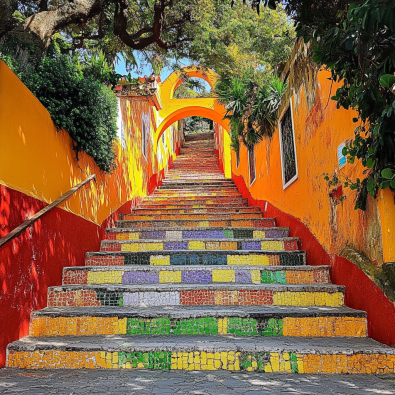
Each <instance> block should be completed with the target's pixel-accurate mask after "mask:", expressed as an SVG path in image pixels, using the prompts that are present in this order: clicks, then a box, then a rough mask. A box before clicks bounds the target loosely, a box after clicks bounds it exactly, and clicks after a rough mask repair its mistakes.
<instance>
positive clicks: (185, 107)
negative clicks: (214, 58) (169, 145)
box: [155, 66, 229, 146]
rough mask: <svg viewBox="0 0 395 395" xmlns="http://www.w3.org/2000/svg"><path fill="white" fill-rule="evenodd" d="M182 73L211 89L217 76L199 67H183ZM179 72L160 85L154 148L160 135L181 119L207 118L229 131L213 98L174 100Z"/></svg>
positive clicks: (178, 82)
mask: <svg viewBox="0 0 395 395" xmlns="http://www.w3.org/2000/svg"><path fill="white" fill-rule="evenodd" d="M183 72H184V73H186V74H187V75H188V76H189V77H197V78H202V79H203V80H205V81H206V82H207V83H208V84H209V85H210V86H211V88H213V87H214V85H215V82H216V81H217V79H218V74H217V73H215V72H214V71H213V70H210V69H204V70H203V69H201V68H200V67H196V66H191V67H184V68H183ZM181 73H182V72H181V71H175V72H174V73H172V74H170V75H169V77H167V78H166V80H165V81H164V82H163V83H162V84H161V85H160V98H161V101H162V109H161V110H159V114H158V115H159V117H160V119H161V122H160V124H159V126H158V128H157V131H156V133H155V146H157V143H158V141H159V139H160V136H161V135H162V133H163V132H164V131H165V130H166V129H167V128H168V127H169V126H170V125H171V124H172V123H173V122H176V121H178V120H180V119H182V118H187V117H190V116H201V117H205V118H209V119H211V120H213V121H214V122H216V123H218V124H220V125H221V126H223V127H224V128H225V129H226V130H228V129H229V122H228V120H226V119H223V118H224V115H225V112H226V110H225V107H224V106H223V105H222V104H219V103H217V102H216V99H215V98H213V97H202V98H191V99H174V98H173V95H174V92H175V90H176V89H177V87H178V86H180V84H181V83H182V82H183V79H182V78H181Z"/></svg>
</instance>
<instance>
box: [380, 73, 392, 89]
mask: <svg viewBox="0 0 395 395" xmlns="http://www.w3.org/2000/svg"><path fill="white" fill-rule="evenodd" d="M394 84H395V75H393V74H384V75H382V76H381V77H380V85H381V86H383V87H384V88H391V86H392V85H394Z"/></svg>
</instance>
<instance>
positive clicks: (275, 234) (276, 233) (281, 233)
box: [265, 229, 287, 239]
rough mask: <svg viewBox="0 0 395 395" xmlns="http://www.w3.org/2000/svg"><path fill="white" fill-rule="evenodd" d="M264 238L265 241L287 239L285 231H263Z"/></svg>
mask: <svg viewBox="0 0 395 395" xmlns="http://www.w3.org/2000/svg"><path fill="white" fill-rule="evenodd" d="M265 236H266V238H267V239H278V238H280V237H287V231H286V230H275V229H273V230H265Z"/></svg>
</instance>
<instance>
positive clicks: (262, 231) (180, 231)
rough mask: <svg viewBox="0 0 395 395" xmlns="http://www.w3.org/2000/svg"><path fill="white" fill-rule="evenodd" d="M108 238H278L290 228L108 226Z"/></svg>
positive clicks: (185, 239)
mask: <svg viewBox="0 0 395 395" xmlns="http://www.w3.org/2000/svg"><path fill="white" fill-rule="evenodd" d="M105 236H106V237H107V239H108V240H147V239H149V240H151V239H152V240H153V239H156V240H182V241H187V240H191V239H197V240H205V239H224V240H229V241H230V240H232V239H266V238H268V239H277V238H283V237H288V236H289V228H279V227H272V228H231V227H222V228H204V227H202V228H198V229H197V228H196V227H192V228H180V227H174V228H172V229H171V230H157V229H156V228H151V229H144V230H136V231H131V230H130V229H126V228H107V229H106V231H105Z"/></svg>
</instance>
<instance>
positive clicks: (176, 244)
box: [164, 242, 188, 250]
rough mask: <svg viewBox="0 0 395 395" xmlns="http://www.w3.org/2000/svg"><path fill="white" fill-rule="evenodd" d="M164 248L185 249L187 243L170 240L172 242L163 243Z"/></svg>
mask: <svg viewBox="0 0 395 395" xmlns="http://www.w3.org/2000/svg"><path fill="white" fill-rule="evenodd" d="M164 249H165V250H187V249H188V243H182V242H172V243H164Z"/></svg>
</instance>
